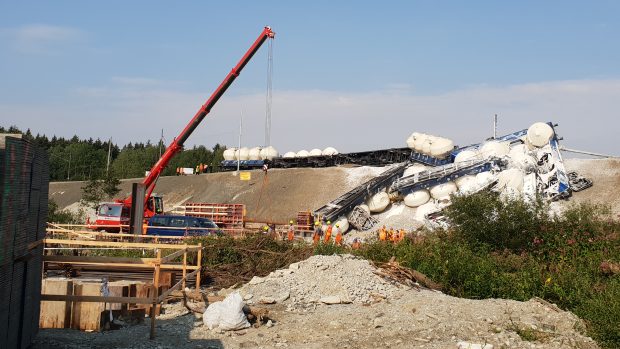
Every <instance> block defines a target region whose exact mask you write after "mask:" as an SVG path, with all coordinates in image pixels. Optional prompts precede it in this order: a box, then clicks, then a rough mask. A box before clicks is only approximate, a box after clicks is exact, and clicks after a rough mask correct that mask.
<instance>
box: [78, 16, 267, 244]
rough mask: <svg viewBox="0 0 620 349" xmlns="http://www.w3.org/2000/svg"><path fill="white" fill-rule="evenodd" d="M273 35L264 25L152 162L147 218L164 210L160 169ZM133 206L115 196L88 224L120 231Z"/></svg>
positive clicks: (146, 181) (147, 183)
mask: <svg viewBox="0 0 620 349" xmlns="http://www.w3.org/2000/svg"><path fill="white" fill-rule="evenodd" d="M273 38H275V33H274V32H273V31H272V30H271V28H270V27H268V26H267V27H265V28H264V29H263V31H262V32H261V33H260V35H259V36H258V38H257V39H256V40H255V41H254V43H253V44H252V46H250V48H249V49H248V51H247V52H246V53H245V54H244V55H243V57H242V58H241V60H240V61H239V63H237V65H236V66H235V67H234V68H233V69H232V70H231V71H230V73H228V75H227V76H226V78H224V80H223V81H222V83H221V84H220V85H219V86H218V87H217V89H216V90H215V91H214V92H213V94H212V95H211V97H209V99H208V100H207V101H206V102H205V104H203V105H202V106H201V107H200V109H199V110H198V112H197V113H196V115H194V117H193V118H192V119H191V121H190V122H189V123H188V124H187V125H186V126H185V128H184V129H183V131H181V133H180V134H179V135H178V136H177V137H176V138H174V140H173V141H172V142H171V143H170V145H169V146H168V147H167V148H166V151H165V152H164V154H163V155H162V156H161V158H160V159H159V160H158V161H157V162H156V163H155V165H153V167H152V168H151V170H150V172H149V174H148V175H147V176H146V177H145V178H144V180H143V181H142V185H143V186H144V188H145V193H146V195H145V196H144V219H148V218H150V217H152V216H153V215H155V214H160V213H163V212H164V204H163V198H162V197H161V196H157V195H152V194H153V189H155V183H156V182H157V179H158V178H159V175H160V174H161V172H162V171H163V170H164V168H166V166H167V165H168V163H169V162H170V160H171V159H172V158H173V157H174V156H175V155H176V154H177V153H178V152H180V151H181V150H182V149H183V144H184V143H185V141H186V140H187V138H189V136H190V135H191V134H192V133H193V132H194V130H195V129H196V127H198V125H199V124H200V122H201V121H202V120H203V119H204V117H205V116H207V114H209V112H210V111H211V108H213V106H214V105H215V104H216V103H217V101H218V100H219V99H220V97H222V95H223V94H224V92H226V90H227V89H228V87H230V85H231V84H232V83H233V81H235V79H236V78H237V76H239V74H240V73H241V70H243V68H244V67H245V65H246V64H248V62H249V61H250V59H252V56H254V54H255V53H256V52H257V51H258V49H259V48H260V47H261V46H262V44H263V43H264V42H265V41H266V40H267V39H273ZM131 206H132V198H131V197H128V198H125V199H116V200H114V201H113V202H103V203H101V204H99V205H98V207H97V218H96V220H95V223H94V224H91V223H90V222H88V223H87V224H88V226H89V228H91V229H93V230H106V231H110V232H118V231H120V230H121V228H122V226H124V225H128V224H129V221H130V212H131Z"/></svg>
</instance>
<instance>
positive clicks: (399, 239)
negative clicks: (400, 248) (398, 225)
mask: <svg viewBox="0 0 620 349" xmlns="http://www.w3.org/2000/svg"><path fill="white" fill-rule="evenodd" d="M406 233H407V231H405V229H401V230H400V235H399V236H398V241H399V242H400V241H403V240H404V239H405V234H406Z"/></svg>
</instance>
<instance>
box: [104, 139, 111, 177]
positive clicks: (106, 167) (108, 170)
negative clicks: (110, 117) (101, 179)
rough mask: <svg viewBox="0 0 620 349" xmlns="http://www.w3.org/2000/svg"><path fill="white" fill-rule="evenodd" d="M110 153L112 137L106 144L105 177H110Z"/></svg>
mask: <svg viewBox="0 0 620 349" xmlns="http://www.w3.org/2000/svg"><path fill="white" fill-rule="evenodd" d="M110 153H112V137H110V141H109V142H108V162H107V164H106V166H105V175H106V177H110Z"/></svg>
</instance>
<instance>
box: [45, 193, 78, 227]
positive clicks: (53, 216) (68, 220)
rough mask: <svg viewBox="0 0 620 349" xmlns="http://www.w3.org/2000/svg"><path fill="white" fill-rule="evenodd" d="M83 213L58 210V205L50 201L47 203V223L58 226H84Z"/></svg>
mask: <svg viewBox="0 0 620 349" xmlns="http://www.w3.org/2000/svg"><path fill="white" fill-rule="evenodd" d="M85 220H86V219H85V218H84V213H83V212H78V213H73V212H71V211H69V210H60V209H58V204H57V203H56V202H55V201H54V200H52V199H49V200H48V201H47V221H48V222H50V223H58V224H84V221H85Z"/></svg>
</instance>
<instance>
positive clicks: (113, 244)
mask: <svg viewBox="0 0 620 349" xmlns="http://www.w3.org/2000/svg"><path fill="white" fill-rule="evenodd" d="M44 242H45V243H46V244H62V245H77V246H102V247H134V248H158V249H162V248H163V249H171V250H180V249H184V248H197V247H201V246H199V245H185V244H179V245H177V244H152V243H139V242H114V241H78V240H64V239H45V241H44Z"/></svg>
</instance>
